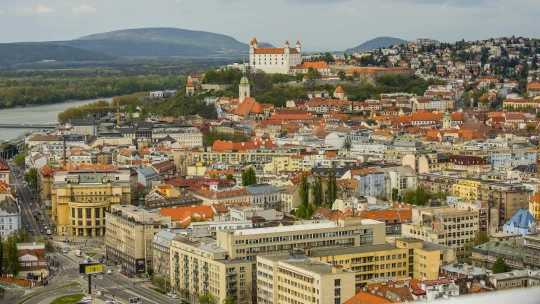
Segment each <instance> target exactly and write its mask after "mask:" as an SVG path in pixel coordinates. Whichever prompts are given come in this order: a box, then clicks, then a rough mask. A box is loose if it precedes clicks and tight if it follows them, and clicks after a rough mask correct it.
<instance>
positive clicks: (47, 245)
mask: <svg viewBox="0 0 540 304" xmlns="http://www.w3.org/2000/svg"><path fill="white" fill-rule="evenodd" d="M42 241H43V243H45V252H47V253H56V252H57V249H56V246H54V243H53V242H52V241H51V240H49V239H43V240H42Z"/></svg>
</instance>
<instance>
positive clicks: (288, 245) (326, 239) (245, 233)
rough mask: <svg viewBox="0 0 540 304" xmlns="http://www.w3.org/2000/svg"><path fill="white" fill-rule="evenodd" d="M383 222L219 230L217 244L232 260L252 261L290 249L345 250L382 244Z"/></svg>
mask: <svg viewBox="0 0 540 304" xmlns="http://www.w3.org/2000/svg"><path fill="white" fill-rule="evenodd" d="M385 237H386V231H385V224H384V222H379V221H374V220H365V219H356V218H355V219H350V218H348V219H340V220H338V221H337V222H332V221H323V220H316V221H305V222H302V223H298V224H297V225H292V226H278V227H271V228H265V229H244V230H235V231H233V230H219V231H217V233H216V240H217V242H218V244H219V245H220V246H221V247H223V248H224V249H226V250H227V251H228V252H229V254H230V257H231V258H233V259H236V258H244V259H247V260H249V261H255V260H256V257H257V255H261V254H271V253H273V252H283V251H288V250H291V249H293V248H306V247H311V248H316V247H328V248H331V247H345V246H360V245H368V244H382V243H385Z"/></svg>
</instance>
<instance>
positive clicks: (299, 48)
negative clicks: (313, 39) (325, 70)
mask: <svg viewBox="0 0 540 304" xmlns="http://www.w3.org/2000/svg"><path fill="white" fill-rule="evenodd" d="M296 49H297V50H298V53H302V46H301V45H300V41H296Z"/></svg>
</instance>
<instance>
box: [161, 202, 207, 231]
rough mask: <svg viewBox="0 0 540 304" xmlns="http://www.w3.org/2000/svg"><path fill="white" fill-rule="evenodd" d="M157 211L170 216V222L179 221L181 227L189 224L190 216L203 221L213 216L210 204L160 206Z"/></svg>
mask: <svg viewBox="0 0 540 304" xmlns="http://www.w3.org/2000/svg"><path fill="white" fill-rule="evenodd" d="M158 212H159V214H161V215H163V216H170V217H171V221H172V222H179V226H183V227H185V226H187V225H189V223H190V222H191V217H194V218H195V219H197V220H203V221H206V220H207V219H211V218H213V217H214V210H213V209H212V207H211V206H194V207H172V208H161V209H158Z"/></svg>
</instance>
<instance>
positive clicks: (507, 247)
mask: <svg viewBox="0 0 540 304" xmlns="http://www.w3.org/2000/svg"><path fill="white" fill-rule="evenodd" d="M514 242H516V247H515V248H513V247H512V246H513V244H514ZM523 243H524V240H523V238H518V239H515V240H504V241H500V242H487V243H485V244H482V245H478V246H475V247H474V248H473V251H479V252H482V253H490V254H493V255H496V256H501V257H510V258H513V259H518V260H523V254H524V253H525V249H523V248H522V245H523Z"/></svg>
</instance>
